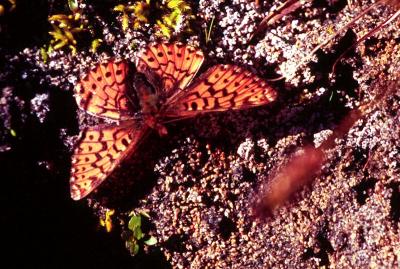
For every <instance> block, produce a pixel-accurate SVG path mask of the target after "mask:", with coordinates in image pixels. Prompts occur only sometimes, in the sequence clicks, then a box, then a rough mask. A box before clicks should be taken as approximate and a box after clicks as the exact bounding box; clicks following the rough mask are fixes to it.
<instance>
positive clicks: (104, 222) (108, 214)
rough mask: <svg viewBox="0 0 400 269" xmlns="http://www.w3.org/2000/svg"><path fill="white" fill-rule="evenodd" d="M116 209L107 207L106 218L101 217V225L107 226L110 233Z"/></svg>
mask: <svg viewBox="0 0 400 269" xmlns="http://www.w3.org/2000/svg"><path fill="white" fill-rule="evenodd" d="M114 213H115V211H114V209H107V210H106V213H105V216H104V218H100V225H101V226H103V227H104V228H106V231H107V232H108V233H109V232H111V230H112V228H113V222H112V218H111V217H112V215H114Z"/></svg>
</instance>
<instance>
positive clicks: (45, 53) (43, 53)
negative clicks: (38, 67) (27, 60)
mask: <svg viewBox="0 0 400 269" xmlns="http://www.w3.org/2000/svg"><path fill="white" fill-rule="evenodd" d="M40 55H41V56H42V60H43V62H44V63H47V59H48V57H49V55H48V54H47V50H46V48H45V47H42V48H40Z"/></svg>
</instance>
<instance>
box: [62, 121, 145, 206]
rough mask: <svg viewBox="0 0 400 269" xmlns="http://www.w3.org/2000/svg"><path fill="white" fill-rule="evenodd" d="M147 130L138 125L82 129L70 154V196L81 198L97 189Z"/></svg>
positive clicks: (76, 198) (137, 143)
mask: <svg viewBox="0 0 400 269" xmlns="http://www.w3.org/2000/svg"><path fill="white" fill-rule="evenodd" d="M147 130H148V129H147V127H145V126H142V125H139V124H127V125H126V126H118V125H114V126H96V127H91V128H87V129H85V130H83V131H82V132H81V134H80V139H79V142H78V144H77V147H76V148H75V151H74V154H73V156H72V167H71V179H70V187H71V197H72V199H74V200H79V199H82V198H83V197H85V196H87V195H88V194H89V193H90V192H92V191H93V190H94V189H95V188H97V187H98V186H99V185H100V184H101V183H102V182H103V181H104V180H105V179H106V178H107V177H108V176H109V175H110V174H111V172H112V171H113V170H114V168H115V167H116V166H117V165H119V164H120V163H121V161H122V160H123V159H124V158H125V157H127V156H128V155H130V154H131V153H133V152H134V151H135V149H136V148H137V146H138V145H139V143H140V141H141V140H142V139H143V136H144V135H145V133H146V131H147Z"/></svg>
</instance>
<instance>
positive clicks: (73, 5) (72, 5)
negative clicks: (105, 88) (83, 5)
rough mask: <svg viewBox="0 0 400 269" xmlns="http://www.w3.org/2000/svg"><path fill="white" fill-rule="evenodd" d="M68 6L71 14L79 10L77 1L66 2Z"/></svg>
mask: <svg viewBox="0 0 400 269" xmlns="http://www.w3.org/2000/svg"><path fill="white" fill-rule="evenodd" d="M68 6H69V9H70V10H71V11H72V12H77V11H78V9H79V5H78V0H68Z"/></svg>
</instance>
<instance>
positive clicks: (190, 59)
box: [136, 42, 204, 96]
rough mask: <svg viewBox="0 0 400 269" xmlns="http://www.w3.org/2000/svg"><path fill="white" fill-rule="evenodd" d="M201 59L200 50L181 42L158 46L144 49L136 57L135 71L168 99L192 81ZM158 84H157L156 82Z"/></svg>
mask: <svg viewBox="0 0 400 269" xmlns="http://www.w3.org/2000/svg"><path fill="white" fill-rule="evenodd" d="M203 60H204V55H203V53H202V51H201V50H200V49H197V48H194V47H192V46H189V45H184V44H182V43H179V42H178V43H171V44H169V43H159V44H153V45H150V46H148V47H146V48H145V49H144V50H143V51H141V52H140V53H139V55H138V57H137V61H136V68H137V70H138V71H139V72H141V73H143V74H144V75H145V76H146V77H147V79H148V80H149V81H150V83H152V84H153V86H155V87H156V89H157V91H158V93H159V94H160V95H162V94H163V95H165V96H169V95H171V94H172V93H173V92H174V91H177V90H178V89H184V88H186V86H187V85H188V84H189V83H190V82H191V81H192V79H193V77H194V76H195V75H196V73H197V71H198V70H199V68H200V66H201V65H202V63H203ZM160 81H161V83H160Z"/></svg>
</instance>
